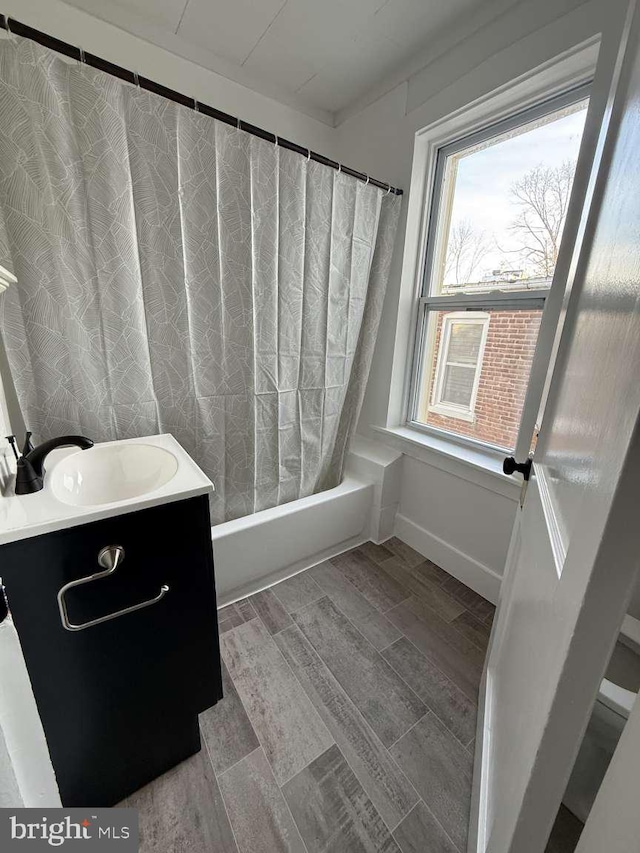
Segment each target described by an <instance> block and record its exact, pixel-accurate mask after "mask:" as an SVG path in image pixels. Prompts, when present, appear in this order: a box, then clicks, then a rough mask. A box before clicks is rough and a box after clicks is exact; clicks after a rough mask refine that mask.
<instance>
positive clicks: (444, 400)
mask: <svg viewBox="0 0 640 853" xmlns="http://www.w3.org/2000/svg"><path fill="white" fill-rule="evenodd" d="M488 327H489V315H488V314H479V313H472V312H469V313H467V314H465V313H464V312H452V313H450V314H444V315H443V317H442V322H441V324H440V328H439V329H438V330H437V335H438V336H439V340H438V341H436V351H437V353H438V358H437V364H436V368H435V371H436V372H435V378H434V381H433V382H432V385H433V400H432V403H431V405H430V407H429V409H430V411H432V412H436V413H437V414H440V415H444V416H445V417H453V418H461V419H462V420H469V421H472V420H473V416H474V409H475V405H476V399H477V396H478V383H479V381H480V372H481V370H482V356H483V353H484V346H485V343H486V340H487V329H488Z"/></svg>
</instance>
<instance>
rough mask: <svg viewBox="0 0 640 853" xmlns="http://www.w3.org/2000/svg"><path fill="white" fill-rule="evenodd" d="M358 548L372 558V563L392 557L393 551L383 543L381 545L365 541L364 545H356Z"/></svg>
mask: <svg viewBox="0 0 640 853" xmlns="http://www.w3.org/2000/svg"><path fill="white" fill-rule="evenodd" d="M358 550H359V551H361V552H362V553H363V554H364V555H365V557H368V558H369V559H370V560H373V562H374V563H382V562H383V561H384V560H388V559H389V558H390V557H393V551H391V550H389V548H387V546H386V545H385V544H384V543H383V544H382V545H376V544H375V542H365V543H364V545H359V546H358Z"/></svg>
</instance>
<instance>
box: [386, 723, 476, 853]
mask: <svg viewBox="0 0 640 853" xmlns="http://www.w3.org/2000/svg"><path fill="white" fill-rule="evenodd" d="M391 754H392V755H393V757H394V758H395V759H396V761H397V762H398V763H399V764H400V765H401V766H402V767H403V769H404V770H405V772H406V773H407V775H408V776H409V778H410V779H411V781H412V782H413V784H414V785H415V787H416V789H417V791H418V793H419V794H420V795H421V796H422V799H423V800H424V801H425V803H426V804H427V806H428V807H429V809H430V810H431V812H432V813H433V815H434V816H435V817H436V819H437V820H438V821H439V823H440V824H441V825H442V827H443V828H444V830H445V831H446V833H447V834H448V835H449V837H450V838H451V840H452V841H453V842H454V844H455V845H456V846H457V847H458V849H459V850H466V844H467V830H468V823H469V808H470V803H471V772H472V766H473V759H472V756H471V755H470V754H469V753H468V752H467V750H466V749H465V748H464V747H463V746H462V744H461V743H460V741H458V740H457V739H456V738H455V737H454V736H453V735H452V734H451V732H449V731H448V729H446V728H445V726H444V725H443V724H442V723H441V722H440V721H439V720H438V718H437V717H436V716H435V714H431V713H429V714H427V716H426V717H424V718H423V719H422V720H420V722H419V723H417V724H416V725H415V726H414V727H413V728H412V729H411V731H410V732H407V734H406V735H404V737H402V738H400V740H399V741H398V743H396V744H395V745H394V746H393V747H392V748H391Z"/></svg>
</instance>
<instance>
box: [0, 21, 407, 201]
mask: <svg viewBox="0 0 640 853" xmlns="http://www.w3.org/2000/svg"><path fill="white" fill-rule="evenodd" d="M0 28H2V29H4V30H7V32H9V33H12V34H13V35H18V36H22V37H23V38H27V39H31V41H36V42H38V44H41V45H43V46H44V47H48V48H49V49H50V50H55V51H56V52H57V53H62V54H64V55H65V56H68V57H70V58H71V59H75V60H76V61H77V62H81V63H84V64H85V65H89V66H91V67H92V68H97V69H98V70H99V71H104V72H105V73H107V74H111V75H112V76H113V77H119V78H120V79H121V80H126V82H127V83H133V84H134V85H135V86H139V87H140V88H141V89H146V90H147V91H149V92H153V93H154V94H156V95H160V96H161V97H163V98H167V100H169V101H175V102H176V103H177V104H182V106H183V107H188V108H189V109H191V110H195V111H196V112H199V113H204V114H205V115H208V116H210V117H211V118H215V119H217V120H218V121H223V122H225V123H226V124H230V125H231V126H232V127H237V128H238V129H239V130H244V131H245V132H246V133H251V134H253V135H254V136H259V137H260V139H266V140H267V141H268V142H272V143H274V145H280V146H281V147H282V148H287V149H288V150H289V151H295V152H296V153H297V154H301V155H302V156H303V157H306V158H307V159H309V160H315V161H316V163H322V164H323V165H324V166H330V167H331V168H332V169H337V170H338V171H340V172H344V173H345V175H350V176H351V177H352V178H357V179H358V180H359V181H364V182H365V183H367V184H373V186H374V187H379V188H380V189H381V190H386V191H387V192H388V193H394V194H395V195H402V190H401V189H399V188H398V187H392V186H391V184H387V183H385V182H384V181H378V180H377V179H376V178H372V177H371V176H370V175H367V174H365V173H364V172H357V171H356V170H355V169H350V168H349V167H348V166H345V165H343V164H342V163H338V162H337V161H336V160H330V159H329V158H328V157H324V156H323V155H322V154H318V153H317V152H316V151H312V150H311V149H310V148H305V147H304V146H303V145H298V144H297V143H296V142H290V141H289V140H288V139H284V138H283V137H282V136H277V135H276V134H275V133H270V132H269V131H268V130H264V129H263V128H261V127H257V126H256V125H255V124H249V122H247V121H244V120H243V119H240V118H236V117H235V116H232V115H229V113H225V112H222V110H217V109H216V108H215V107H210V106H209V105H208V104H203V103H202V101H196V100H195V98H189V97H188V96H187V95H183V94H182V93H181V92H176V91H174V90H173V89H168V88H167V87H166V86H162V85H161V84H160V83H155V82H154V81H153V80H149V79H148V78H147V77H142V76H141V75H139V74H138V73H137V72H136V71H127V69H125V68H121V67H120V66H119V65H115V64H114V63H113V62H109V61H108V60H107V59H102V58H101V57H99V56H96V55H95V54H93V53H86V52H85V51H84V50H82V48H80V47H76V46H75V45H72V44H68V43H67V42H64V41H61V40H60V39H57V38H55V37H54V36H50V35H48V34H47V33H43V32H41V31H40V30H36V29H34V28H33V27H29V26H27V25H26V24H21V23H20V21H16V20H15V18H9V17H8V16H6V15H0Z"/></svg>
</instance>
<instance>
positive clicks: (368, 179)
mask: <svg viewBox="0 0 640 853" xmlns="http://www.w3.org/2000/svg"><path fill="white" fill-rule="evenodd" d="M370 180H371V175H367V180H366V181H365V187H368V186H369V181H370Z"/></svg>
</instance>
